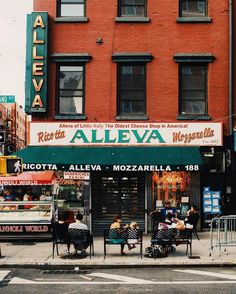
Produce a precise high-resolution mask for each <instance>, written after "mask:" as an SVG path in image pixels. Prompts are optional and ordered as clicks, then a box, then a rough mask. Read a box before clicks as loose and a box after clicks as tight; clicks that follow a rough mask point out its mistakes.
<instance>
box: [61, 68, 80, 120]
mask: <svg viewBox="0 0 236 294" xmlns="http://www.w3.org/2000/svg"><path fill="white" fill-rule="evenodd" d="M57 75H58V87H57V89H58V97H57V114H58V115H72V116H73V115H82V114H83V113H84V65H70V64H69V65H67V64H63V65H60V64H58V66H57Z"/></svg>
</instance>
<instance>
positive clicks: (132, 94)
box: [117, 64, 146, 117]
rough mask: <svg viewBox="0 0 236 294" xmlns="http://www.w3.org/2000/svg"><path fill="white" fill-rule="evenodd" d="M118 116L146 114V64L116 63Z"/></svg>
mask: <svg viewBox="0 0 236 294" xmlns="http://www.w3.org/2000/svg"><path fill="white" fill-rule="evenodd" d="M117 112H118V113H117V114H118V115H119V116H130V117H132V116H144V115H146V64H118V98H117Z"/></svg>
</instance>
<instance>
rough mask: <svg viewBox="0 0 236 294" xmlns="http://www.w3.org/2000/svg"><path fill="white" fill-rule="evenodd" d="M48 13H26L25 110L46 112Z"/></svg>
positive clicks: (28, 111)
mask: <svg viewBox="0 0 236 294" xmlns="http://www.w3.org/2000/svg"><path fill="white" fill-rule="evenodd" d="M47 39H48V13H47V12H32V13H31V14H28V15H27V50H26V83H25V96H26V98H25V110H26V112H27V113H33V112H46V103H47V50H48V41H47Z"/></svg>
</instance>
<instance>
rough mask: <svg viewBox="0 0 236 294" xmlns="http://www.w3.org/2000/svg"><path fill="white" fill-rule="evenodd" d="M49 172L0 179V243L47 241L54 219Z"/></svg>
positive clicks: (50, 175)
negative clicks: (29, 240)
mask: <svg viewBox="0 0 236 294" xmlns="http://www.w3.org/2000/svg"><path fill="white" fill-rule="evenodd" d="M55 181H56V176H55V173H54V172H53V171H43V172H24V173H22V174H20V175H19V176H12V177H0V239H1V240H8V239H14V240H15V239H16V240H18V239H20V240H21V239H31V238H34V239H39V238H43V239H44V238H50V237H51V221H52V218H53V216H54V195H53V186H54V183H55Z"/></svg>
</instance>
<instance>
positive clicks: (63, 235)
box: [52, 224, 71, 258]
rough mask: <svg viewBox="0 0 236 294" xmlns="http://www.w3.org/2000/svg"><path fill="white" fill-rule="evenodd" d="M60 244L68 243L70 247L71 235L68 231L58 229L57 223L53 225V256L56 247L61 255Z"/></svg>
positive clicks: (68, 247)
mask: <svg viewBox="0 0 236 294" xmlns="http://www.w3.org/2000/svg"><path fill="white" fill-rule="evenodd" d="M58 244H66V245H67V249H68V251H69V249H70V244H71V240H70V236H69V234H68V232H63V231H61V230H59V229H58V227H57V226H55V224H53V225H52V258H54V252H55V247H56V251H57V255H59V250H58Z"/></svg>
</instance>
